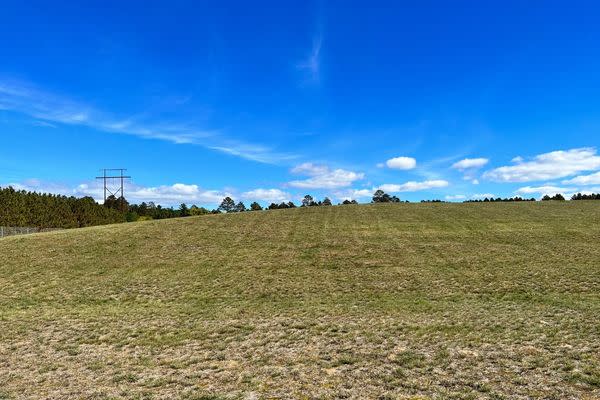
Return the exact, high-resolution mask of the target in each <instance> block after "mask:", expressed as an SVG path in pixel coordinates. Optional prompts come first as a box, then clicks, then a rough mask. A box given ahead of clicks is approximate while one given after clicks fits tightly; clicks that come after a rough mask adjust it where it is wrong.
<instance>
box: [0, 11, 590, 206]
mask: <svg viewBox="0 0 600 400" xmlns="http://www.w3.org/2000/svg"><path fill="white" fill-rule="evenodd" d="M598 20H600V6H599V5H598V4H597V3H596V2H593V1H588V2H580V1H570V2H566V1H563V2H554V1H544V2H541V1H539V2H538V1H532V2H523V1H514V2H513V1H503V2H499V1H498V2H475V1H466V2H462V1H454V2H441V1H436V2H428V1H421V2H399V1H398V2H392V1H389V2H369V3H366V2H347V1H343V2H342V1H339V2H338V1H331V2H309V1H297V2H292V1H290V2H281V1H279V2H276V1H273V2H266V1H265V2H260V3H255V2H212V3H209V2H192V1H189V2H184V1H169V2H152V1H150V2H148V1H144V2H141V1H140V2H135V1H130V2H116V1H115V2H112V1H102V2H93V1H89V2H81V4H74V3H72V2H70V4H67V3H66V2H64V4H63V2H35V1H31V2H22V1H10V0H8V1H3V3H2V12H1V14H0V51H1V52H0V60H1V61H0V138H1V143H0V186H7V185H9V184H11V185H13V186H15V187H18V188H25V189H30V190H38V191H51V192H58V193H64V194H74V195H77V196H82V195H93V196H94V197H95V198H100V197H101V191H100V188H99V187H98V186H97V183H96V182H95V181H94V179H93V178H94V177H95V176H96V175H98V170H99V169H100V168H111V167H119V168H120V167H125V168H128V170H129V171H128V172H129V173H130V174H131V175H132V176H133V180H132V182H131V183H130V184H129V185H128V187H127V189H126V195H127V197H128V198H129V199H130V200H132V201H134V202H139V201H143V200H146V201H155V202H157V203H161V204H165V205H172V204H173V205H174V204H179V203H181V202H186V203H188V204H190V203H195V204H199V205H206V206H214V205H216V204H217V203H218V201H219V199H220V198H222V197H223V196H224V195H232V196H233V197H234V198H235V199H239V200H243V201H246V202H251V201H254V200H257V201H259V202H261V203H270V202H271V201H276V202H279V201H283V200H293V201H296V202H297V201H298V200H299V199H300V198H301V197H302V196H303V195H304V194H306V193H310V194H312V195H314V196H315V197H319V198H322V197H323V196H329V197H331V198H332V199H333V200H334V201H335V202H337V201H341V200H342V199H344V198H355V199H358V200H359V201H368V200H369V199H370V194H371V193H372V192H373V191H374V190H375V189H377V188H383V189H384V190H386V191H388V192H390V193H392V194H395V195H397V196H399V197H400V198H401V199H403V200H411V201H417V200H420V199H433V198H437V199H447V200H454V201H462V200H464V199H470V198H478V197H482V196H489V195H492V194H493V195H494V196H503V197H505V196H514V195H520V196H526V197H540V196H542V195H543V194H545V193H551V194H553V193H555V192H562V193H565V194H570V193H573V192H576V191H581V192H592V191H596V192H600V155H599V154H598V153H597V148H598V146H599V145H600V101H599V97H598V93H600V74H599V73H598V71H600V52H599V50H598V49H599V46H598V44H599V43H600V24H598Z"/></svg>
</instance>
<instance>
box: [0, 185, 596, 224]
mask: <svg viewBox="0 0 600 400" xmlns="http://www.w3.org/2000/svg"><path fill="white" fill-rule="evenodd" d="M553 200H554V201H564V200H565V198H564V196H563V195H562V194H556V195H554V196H549V195H545V196H544V197H543V198H542V201H553ZM571 200H600V193H598V194H581V193H577V194H575V195H573V196H572V197H571ZM520 201H536V199H534V198H530V199H527V198H521V197H518V196H517V197H511V198H500V197H498V198H484V199H480V200H466V201H465V203H471V202H475V203H479V202H483V203H486V202H520ZM371 202H372V203H400V202H401V200H400V199H399V198H398V197H397V196H391V195H389V194H387V193H385V192H384V191H383V190H376V191H375V193H373V197H372V199H371ZM422 202H424V203H441V202H443V201H442V200H436V199H434V200H422ZM349 204H358V202H357V201H356V200H349V199H347V200H344V201H343V202H341V203H338V205H349ZM332 205H333V203H332V201H331V199H329V198H328V197H325V198H324V199H323V200H316V199H315V198H314V197H313V196H311V195H309V194H307V195H305V196H304V197H303V198H302V200H301V202H300V205H299V206H297V205H296V204H294V202H292V201H287V202H285V201H284V202H281V203H271V204H270V205H269V206H267V207H265V208H263V207H262V206H261V205H260V204H259V203H257V202H256V201H255V202H253V203H251V204H250V206H249V207H246V205H245V204H244V203H243V202H242V201H239V202H235V201H234V200H233V199H232V198H231V197H225V198H224V199H223V201H222V202H221V204H220V205H219V207H218V208H216V209H213V210H209V209H207V208H204V207H198V206H196V205H192V206H187V205H186V204H181V205H180V206H179V208H177V209H175V208H173V207H162V206H161V205H156V204H155V203H153V202H148V203H146V202H142V203H140V204H129V203H128V202H127V200H126V199H125V198H123V197H119V198H116V197H115V196H109V197H108V198H107V199H106V201H105V202H104V204H103V205H100V204H98V203H97V202H96V201H95V200H94V199H93V198H92V197H82V198H76V197H73V196H70V197H69V196H62V195H55V194H46V193H37V192H29V191H25V190H15V189H14V188H12V187H8V188H0V225H3V226H30V227H37V228H78V227H85V226H93V225H104V224H112V223H119V222H126V221H127V222H132V221H140V220H150V219H166V218H178V217H189V216H194V215H205V214H219V213H232V212H244V211H260V210H263V209H265V210H276V209H288V208H296V207H319V206H332Z"/></svg>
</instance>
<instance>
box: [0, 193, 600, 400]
mask: <svg viewBox="0 0 600 400" xmlns="http://www.w3.org/2000/svg"><path fill="white" fill-rule="evenodd" d="M0 288H1V290H0V398H3V399H4V398H8V399H11V398H15V399H20V398H32V399H67V398H69V399H71V398H77V399H79V398H86V399H109V398H127V399H129V398H148V399H151V398H156V399H172V398H184V399H220V398H248V399H259V398H355V399H366V398H382V399H383V398H439V399H446V398H489V399H501V398H515V399H531V398H546V399H567V398H573V399H575V398H583V399H585V398H588V399H593V398H600V204H597V203H596V202H586V201H580V202H543V203H492V204H486V203H483V204H382V205H363V206H338V207H315V208H302V209H293V210H276V211H267V212H253V213H241V214H234V215H209V216H202V217H191V218H184V219H174V220H164V221H149V222H140V223H132V224H120V225H109V226H102V227H94V228H83V229H78V230H69V231H61V232H52V233H46V234H35V235H30V236H27V237H9V238H5V239H2V240H0Z"/></svg>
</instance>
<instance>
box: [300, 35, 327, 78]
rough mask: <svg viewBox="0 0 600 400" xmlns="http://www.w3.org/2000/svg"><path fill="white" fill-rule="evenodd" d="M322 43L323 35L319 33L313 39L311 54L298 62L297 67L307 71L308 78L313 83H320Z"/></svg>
mask: <svg viewBox="0 0 600 400" xmlns="http://www.w3.org/2000/svg"><path fill="white" fill-rule="evenodd" d="M322 44H323V37H322V36H321V35H319V36H317V37H316V38H315V39H314V40H313V45H312V49H311V52H310V55H309V56H308V57H307V58H306V59H305V60H303V61H302V62H300V63H298V64H297V68H298V69H299V70H302V71H305V72H306V73H307V76H308V80H309V81H310V82H313V83H318V82H319V79H320V70H321V47H322Z"/></svg>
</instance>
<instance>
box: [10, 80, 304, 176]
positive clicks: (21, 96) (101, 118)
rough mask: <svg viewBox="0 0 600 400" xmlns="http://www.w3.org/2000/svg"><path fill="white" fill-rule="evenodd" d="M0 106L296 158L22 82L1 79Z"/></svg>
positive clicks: (42, 120) (261, 155) (43, 120)
mask: <svg viewBox="0 0 600 400" xmlns="http://www.w3.org/2000/svg"><path fill="white" fill-rule="evenodd" d="M0 109H3V110H9V111H15V112H19V113H22V114H25V115H28V116H30V117H32V118H35V119H36V121H35V123H36V124H38V125H41V124H45V126H54V124H68V125H81V126H87V127H90V128H92V129H96V130H99V131H103V132H110V133H119V134H126V135H133V136H137V137H140V138H145V139H155V140H163V141H167V142H171V143H175V144H193V145H199V146H203V147H206V148H209V149H212V150H215V151H220V152H223V153H227V154H231V155H234V156H237V157H241V158H245V159H248V160H253V161H257V162H261V163H268V164H277V163H281V162H284V161H286V160H290V159H294V158H295V155H292V154H284V153H280V152H277V151H275V150H274V149H272V148H271V147H268V146H263V145H256V144H250V143H245V142H243V141H241V140H232V139H228V138H225V137H224V135H225V132H223V131H221V130H219V129H203V128H197V127H194V126H193V125H192V124H189V123H187V122H183V123H182V122H181V121H177V122H172V121H167V122H161V123H150V122H146V121H144V120H140V119H138V118H135V117H128V118H119V117H117V116H116V115H114V114H113V113H109V112H105V111H102V110H99V109H96V108H94V107H92V106H90V105H87V104H84V103H82V102H79V101H75V100H72V99H69V98H67V97H64V96H59V95H57V94H54V93H50V92H47V91H43V90H41V89H38V88H36V87H34V86H33V85H28V84H24V83H22V82H12V81H10V82H9V81H0Z"/></svg>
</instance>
